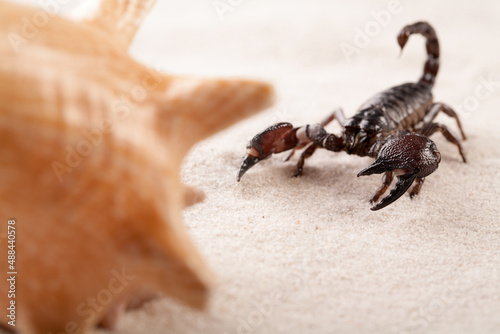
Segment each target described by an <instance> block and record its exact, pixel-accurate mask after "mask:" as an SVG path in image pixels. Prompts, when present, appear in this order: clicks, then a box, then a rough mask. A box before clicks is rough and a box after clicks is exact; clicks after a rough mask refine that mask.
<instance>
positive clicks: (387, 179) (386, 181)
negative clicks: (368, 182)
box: [370, 172, 394, 204]
mask: <svg viewBox="0 0 500 334" xmlns="http://www.w3.org/2000/svg"><path fill="white" fill-rule="evenodd" d="M393 179H394V174H393V173H392V172H386V173H385V174H384V176H383V177H382V185H381V186H380V188H378V189H377V192H376V193H375V195H373V197H372V199H371V200H370V203H371V204H374V203H377V202H378V199H379V198H380V196H382V195H383V194H384V193H385V192H386V190H387V188H389V186H390V185H391V183H392V180H393Z"/></svg>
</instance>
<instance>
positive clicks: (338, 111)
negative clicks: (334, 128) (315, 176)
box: [285, 108, 346, 176]
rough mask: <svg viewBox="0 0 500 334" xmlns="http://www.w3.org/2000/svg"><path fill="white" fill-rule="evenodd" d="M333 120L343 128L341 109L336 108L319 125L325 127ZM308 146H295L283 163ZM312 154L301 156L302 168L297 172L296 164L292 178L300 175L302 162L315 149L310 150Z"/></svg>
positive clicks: (343, 117) (343, 118)
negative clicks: (295, 170)
mask: <svg viewBox="0 0 500 334" xmlns="http://www.w3.org/2000/svg"><path fill="white" fill-rule="evenodd" d="M333 120H336V121H337V122H338V123H339V124H340V126H341V127H342V128H343V127H344V123H345V120H346V118H345V116H344V110H343V109H342V108H337V109H335V110H334V111H333V112H332V113H331V114H330V115H328V117H326V118H325V119H324V120H322V121H321V122H320V123H319V124H321V125H322V126H327V125H328V124H330V122H332V121H333ZM306 146H308V148H309V144H301V145H297V146H296V147H295V148H294V149H293V150H292V151H291V152H290V154H289V155H288V156H287V157H286V158H285V161H288V160H290V158H291V157H292V156H293V155H294V154H295V152H296V151H297V150H300V149H302V148H304V147H306ZM311 150H312V152H311V153H310V154H308V155H307V154H306V155H307V156H304V153H305V152H304V153H303V154H302V155H303V156H301V157H300V160H299V163H302V166H301V168H300V172H299V165H298V164H297V172H296V173H295V174H294V175H293V176H299V175H300V174H302V167H303V166H304V160H305V159H306V158H309V157H310V156H311V155H313V153H314V151H315V149H311Z"/></svg>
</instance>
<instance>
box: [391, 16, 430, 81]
mask: <svg viewBox="0 0 500 334" xmlns="http://www.w3.org/2000/svg"><path fill="white" fill-rule="evenodd" d="M411 34H421V35H422V36H424V37H425V38H426V43H425V47H426V49H427V61H426V62H425V66H424V73H423V74H422V76H421V77H420V79H419V81H418V82H419V83H422V84H427V85H430V86H433V85H434V80H435V79H436V75H437V72H438V69H439V42H438V39H437V36H436V32H435V31H434V28H432V27H431V25H430V24H429V23H427V22H417V23H414V24H410V25H407V26H406V27H404V28H403V29H402V30H401V32H400V33H399V35H398V43H399V46H400V47H401V51H403V48H404V46H405V45H406V42H407V41H408V38H410V35H411Z"/></svg>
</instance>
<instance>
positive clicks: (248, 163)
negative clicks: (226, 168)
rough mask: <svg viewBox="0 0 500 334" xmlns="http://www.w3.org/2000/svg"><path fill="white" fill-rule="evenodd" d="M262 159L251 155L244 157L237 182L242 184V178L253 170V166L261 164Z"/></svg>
mask: <svg viewBox="0 0 500 334" xmlns="http://www.w3.org/2000/svg"><path fill="white" fill-rule="evenodd" d="M259 161H260V159H259V158H257V157H254V156H252V155H250V154H247V155H245V156H244V157H243V159H242V160H241V166H240V171H239V172H238V176H237V177H236V181H238V182H240V179H241V177H242V176H243V174H245V172H246V171H247V170H249V169H250V168H252V166H253V165H255V164H256V163H257V162H259Z"/></svg>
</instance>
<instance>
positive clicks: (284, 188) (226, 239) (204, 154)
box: [94, 0, 500, 334]
mask: <svg viewBox="0 0 500 334" xmlns="http://www.w3.org/2000/svg"><path fill="white" fill-rule="evenodd" d="M221 2H223V3H226V4H231V5H230V6H231V8H232V10H227V11H226V12H223V13H222V12H217V10H216V9H215V8H214V3H217V4H219V3H221ZM225 8H226V9H227V7H225ZM382 10H384V11H386V12H382V14H381V12H380V11H382ZM384 13H385V14H386V13H390V15H385V16H384V15H383V14H384ZM499 13H500V4H499V3H497V2H493V1H484V2H481V3H479V2H475V3H474V2H471V1H439V2H437V1H418V2H417V1H400V2H396V3H394V2H391V1H352V2H349V3H347V2H345V1H340V0H337V1H319V0H318V1H308V2H305V1H304V2H299V1H284V0H281V1H278V0H273V1H206V0H191V1H183V2H182V3H181V2H180V1H160V3H158V4H157V6H156V8H155V9H154V10H153V12H152V14H151V15H150V17H149V18H148V19H147V21H146V22H145V24H144V26H143V27H142V29H141V31H140V33H139V35H138V36H137V39H136V41H135V43H134V45H133V48H132V54H133V56H134V57H135V58H137V59H138V60H140V61H142V62H144V63H146V64H148V65H152V66H154V67H157V68H159V69H162V70H164V71H169V72H172V73H177V74H180V73H185V74H193V75H206V76H231V77H232V76H236V77H251V78H258V79H263V80H266V81H269V82H272V83H273V84H274V85H275V87H276V91H277V96H276V104H275V106H274V107H273V108H271V109H269V110H267V111H265V112H263V113H261V114H259V115H257V116H255V117H253V118H251V119H248V120H247V121H244V122H241V123H240V124H237V125H236V126H234V127H232V128H230V129H228V130H227V131H225V132H223V133H220V134H218V135H216V136H214V137H212V138H210V139H209V140H206V141H204V142H202V143H201V144H199V145H197V146H196V147H195V148H194V149H193V150H192V152H191V153H190V155H189V156H188V157H187V159H186V161H185V165H184V167H183V180H184V182H186V183H187V184H189V185H191V186H194V187H197V188H199V189H201V190H203V191H204V192H205V194H206V196H207V197H206V199H205V201H204V202H203V203H201V204H198V205H196V206H193V207H191V208H189V209H187V210H186V211H185V221H186V226H187V227H188V229H189V231H190V234H191V236H192V239H193V240H194V241H195V243H196V244H197V246H198V247H199V249H200V251H201V252H202V254H203V255H204V257H205V258H206V261H207V262H208V264H209V265H210V267H211V268H212V269H213V271H214V272H215V273H216V274H217V277H218V285H217V287H216V289H215V290H214V292H213V296H212V300H211V303H210V306H209V309H208V310H207V312H205V313H199V312H196V311H192V310H190V309H187V308H185V307H183V306H182V305H179V304H177V303H175V302H174V301H172V300H169V299H167V298H162V299H159V300H155V301H153V302H150V303H147V304H146V305H144V306H143V307H142V308H141V309H138V310H136V311H131V312H128V313H126V314H125V316H124V317H122V318H121V320H120V321H119V324H118V328H117V329H116V330H115V331H114V332H113V333H116V334H132V333H204V334H211V333H214V334H226V333H353V334H354V333H356V334H358V333H381V334H382V333H440V334H441V333H443V334H444V333H482V334H488V333H500V219H499V218H500V215H499V209H498V206H499V199H498V198H499V195H500V179H499V176H500V175H499V174H500V148H499V147H500V146H499V144H498V143H499V142H500V130H499V128H498V126H499V125H500V123H499V121H500V111H499V106H500V59H499V57H498V55H499V53H500V42H499V40H498V32H499V31H500V21H499V20H498V15H499ZM221 17H222V18H223V20H221ZM376 17H378V19H379V20H380V22H381V23H377V20H376ZM417 20H427V21H429V22H430V23H432V24H433V26H434V27H435V29H436V31H437V33H438V36H439V40H440V43H441V68H440V71H439V74H438V77H437V81H436V85H435V87H434V90H433V92H434V96H435V100H436V101H441V102H445V103H447V104H450V105H452V106H454V107H455V108H456V109H457V111H458V112H459V115H460V117H461V119H462V122H463V125H464V130H465V132H466V134H467V135H468V137H469V138H468V140H467V141H465V142H464V143H463V146H464V150H465V152H466V155H467V158H468V163H467V164H464V163H462V162H461V159H460V156H459V155H458V152H457V149H456V147H454V146H453V145H451V144H450V143H448V142H447V141H446V140H445V139H444V138H443V137H442V136H441V135H440V134H436V135H434V136H433V137H432V139H433V140H434V141H435V142H436V145H437V146H438V148H439V150H440V151H441V154H442V162H441V164H440V167H439V169H438V170H437V171H436V172H435V173H434V174H432V175H431V176H429V177H428V178H427V180H426V182H425V184H424V186H423V188H422V192H421V194H420V195H419V196H418V197H417V198H415V199H413V200H410V198H409V196H408V195H407V194H406V195H405V196H403V197H402V198H401V199H400V200H398V201H397V202H395V203H394V204H392V205H391V206H389V207H387V208H385V209H383V210H381V211H378V212H372V211H370V209H369V208H370V204H369V203H368V200H369V199H370V197H371V196H372V195H373V193H374V192H375V190H376V189H377V187H378V186H379V185H380V182H381V178H380V176H378V175H377V176H370V177H362V178H357V177H356V174H357V172H358V171H360V170H361V169H363V168H364V167H366V166H368V165H369V164H370V163H371V161H372V160H371V159H369V158H360V157H357V156H349V155H347V154H345V153H332V152H326V151H324V150H319V151H317V152H316V153H315V154H314V156H313V157H311V158H310V159H308V160H307V162H306V166H305V169H304V175H303V176H301V177H300V178H292V177H291V174H292V173H293V172H294V169H295V162H296V158H295V159H292V161H289V162H286V163H285V162H283V159H284V157H285V155H283V154H279V155H276V156H273V157H272V158H271V159H269V160H266V161H264V162H261V163H260V164H259V165H257V166H255V167H254V168H252V169H251V170H250V171H249V172H247V174H246V175H245V176H244V177H243V179H242V180H241V182H240V183H237V182H236V180H235V178H236V173H237V170H238V167H239V163H240V159H241V157H242V156H243V154H244V152H245V145H246V143H247V141H248V140H249V139H251V138H252V136H253V135H255V134H256V133H258V132H259V131H261V130H263V129H264V128H266V127H267V126H268V125H271V124H273V123H276V122H280V121H290V122H292V123H293V124H294V125H303V124H307V123H315V122H318V121H320V120H321V119H322V118H323V117H324V116H326V115H327V114H328V113H329V112H330V111H332V110H333V109H334V108H336V107H339V106H340V107H343V108H344V111H345V113H346V116H351V115H353V114H354V113H355V111H356V109H357V108H358V106H359V105H361V104H362V103H363V102H364V100H366V99H367V98H369V97H370V96H371V95H372V94H374V93H376V92H378V91H380V90H383V89H385V88H388V87H390V86H393V85H396V84H399V83H403V82H408V81H415V80H416V79H417V78H418V77H419V76H420V74H421V71H422V67H423V62H424V59H425V52H424V40H423V39H422V38H421V37H417V36H412V37H411V38H410V41H409V43H408V45H407V48H406V49H405V51H404V52H403V54H402V56H401V57H400V58H398V55H399V48H398V46H397V43H396V39H395V37H396V35H397V33H398V32H399V30H400V28H402V27H403V26H404V25H406V24H408V23H413V22H415V21H417ZM377 27H378V28H377ZM366 29H368V32H369V33H370V34H371V35H372V37H368V41H365V44H367V45H362V44H360V43H359V42H360V41H361V37H359V36H358V39H356V36H357V35H360V33H359V31H366ZM369 29H372V30H369ZM346 45H349V46H350V47H351V51H352V47H355V48H356V51H353V52H354V53H353V54H352V55H350V56H346V54H345V52H343V51H342V48H341V46H343V47H344V49H345V47H346ZM437 120H438V121H439V122H441V123H443V124H446V125H447V126H448V127H449V128H450V129H452V131H454V133H458V132H457V127H456V124H455V123H454V121H453V120H452V119H450V118H448V117H447V116H446V115H440V116H439V117H438V118H437ZM328 129H329V130H330V131H331V132H334V133H339V132H340V128H339V127H338V126H337V125H332V126H329V127H328ZM94 333H108V332H107V331H104V330H95V331H94Z"/></svg>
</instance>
